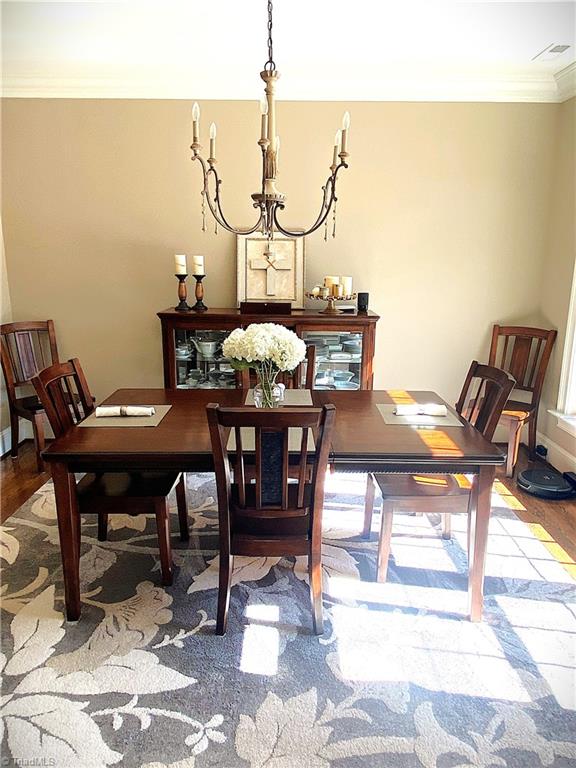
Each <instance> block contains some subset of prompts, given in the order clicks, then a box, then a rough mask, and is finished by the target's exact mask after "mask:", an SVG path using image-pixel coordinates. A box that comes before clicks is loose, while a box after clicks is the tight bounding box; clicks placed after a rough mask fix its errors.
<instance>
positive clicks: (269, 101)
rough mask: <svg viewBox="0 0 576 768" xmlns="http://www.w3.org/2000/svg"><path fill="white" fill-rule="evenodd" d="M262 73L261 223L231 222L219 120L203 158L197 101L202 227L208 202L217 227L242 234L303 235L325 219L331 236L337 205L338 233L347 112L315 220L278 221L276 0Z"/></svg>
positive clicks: (195, 150)
mask: <svg viewBox="0 0 576 768" xmlns="http://www.w3.org/2000/svg"><path fill="white" fill-rule="evenodd" d="M260 77H261V78H262V80H264V82H265V83H266V88H265V91H264V92H265V95H266V98H265V99H263V100H262V102H261V107H260V109H261V113H262V115H261V132H260V139H259V141H258V144H259V146H260V148H261V151H262V186H261V188H260V189H259V190H258V192H255V193H254V194H253V195H252V200H253V201H254V202H253V206H254V208H256V210H257V211H258V212H259V214H258V219H257V221H256V223H255V224H254V225H253V226H251V227H249V228H247V229H239V228H236V227H233V226H232V225H231V224H229V222H228V220H227V219H226V217H225V216H224V213H223V211H222V200H221V197H220V185H221V183H222V182H221V180H220V177H219V176H218V172H217V170H216V125H215V124H214V123H212V124H211V126H210V156H209V157H208V160H207V161H206V160H204V158H203V157H202V155H201V154H200V153H201V150H202V146H201V144H200V142H199V137H200V108H199V106H198V104H194V107H193V109H192V146H191V147H190V149H191V150H192V160H198V162H199V163H200V165H201V167H202V174H203V187H202V191H201V195H202V231H204V232H205V231H206V205H207V206H208V208H209V210H210V213H211V214H212V216H213V217H214V220H215V225H214V226H215V232H216V233H217V232H218V225H220V226H221V227H223V228H224V229H226V230H228V232H233V233H234V234H237V235H250V234H251V233H252V232H256V231H257V230H260V231H261V232H262V234H263V235H265V236H267V238H268V239H269V240H272V239H273V237H274V233H275V232H280V233H281V234H283V235H286V236H288V237H304V236H306V235H309V234H311V233H312V232H314V231H315V230H317V229H318V227H321V226H322V224H324V225H325V230H324V239H325V240H327V238H328V217H329V215H330V212H331V211H332V237H335V236H336V201H337V197H336V180H337V177H338V171H339V170H340V169H341V168H348V165H347V163H346V158H347V157H348V152H347V151H346V147H347V140H348V130H349V127H350V115H349V113H348V112H346V113H345V114H344V118H343V120H342V129H341V130H339V131H337V133H336V137H335V139H334V153H333V156H332V165H331V166H330V175H329V176H328V179H327V181H326V183H325V184H324V186H323V187H322V203H321V206H320V212H319V214H318V217H317V218H316V220H315V221H314V223H313V224H312V225H311V226H310V227H309V228H308V229H306V230H302V229H299V230H296V231H290V230H289V229H286V228H285V227H283V226H282V224H281V223H280V222H279V221H278V212H279V211H282V210H283V209H284V207H285V201H286V196H285V195H283V194H282V192H280V191H279V190H278V188H277V187H276V177H277V175H278V156H279V149H280V137H279V136H278V135H277V134H276V103H275V89H276V82H277V80H278V78H279V77H280V73H279V72H278V70H277V69H276V64H275V63H274V58H273V51H272V0H268V61H267V62H266V63H265V64H264V69H263V70H262V72H260Z"/></svg>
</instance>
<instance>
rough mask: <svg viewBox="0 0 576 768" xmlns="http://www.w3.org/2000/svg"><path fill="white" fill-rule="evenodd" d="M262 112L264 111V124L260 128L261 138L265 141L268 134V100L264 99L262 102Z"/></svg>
mask: <svg viewBox="0 0 576 768" xmlns="http://www.w3.org/2000/svg"><path fill="white" fill-rule="evenodd" d="M260 112H261V113H262V125H261V128H260V140H261V141H265V140H266V138H267V135H268V102H267V101H265V100H264V99H262V101H261V102H260Z"/></svg>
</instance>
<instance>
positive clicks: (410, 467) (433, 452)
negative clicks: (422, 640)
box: [43, 389, 505, 621]
mask: <svg viewBox="0 0 576 768" xmlns="http://www.w3.org/2000/svg"><path fill="white" fill-rule="evenodd" d="M311 396H312V401H313V403H314V405H315V406H321V405H324V404H325V403H333V404H334V405H335V406H336V425H335V429H334V433H333V438H332V445H331V456H330V460H331V464H332V466H333V467H334V469H335V470H336V471H344V472H395V473H418V474H426V473H430V474H438V473H454V474H458V473H466V474H472V475H473V476H474V480H473V483H472V501H473V503H472V504H471V505H470V522H469V525H470V564H469V576H468V598H469V615H470V618H471V620H472V621H480V620H481V618H482V605H483V586H484V563H485V559H486V548H487V540H488V522H489V519H490V499H491V491H492V483H493V480H494V473H495V469H496V467H497V466H500V465H502V464H504V463H505V456H504V455H503V454H502V452H501V451H500V450H499V449H498V448H497V447H496V446H495V445H494V444H492V443H490V442H488V441H487V440H486V439H485V438H484V437H482V435H481V434H480V433H479V432H478V431H477V430H476V429H474V428H473V427H472V426H470V425H469V424H468V423H467V422H466V421H464V420H461V421H462V423H463V426H462V427H448V426H433V427H422V428H421V427H413V426H406V425H400V424H398V425H396V424H394V425H390V424H386V423H385V422H384V420H383V418H382V415H381V412H380V411H379V410H378V407H377V406H378V405H379V404H393V403H404V402H436V403H444V401H443V400H442V398H440V397H439V396H438V395H437V394H435V393H434V392H424V391H411V392H405V391H403V390H382V391H378V390H363V391H353V392H350V391H327V390H311ZM245 397H246V390H241V389H210V390H207V389H196V390H181V389H176V390H174V389H119V390H117V391H116V392H114V393H113V394H112V395H111V396H110V397H108V398H107V399H106V400H105V401H104V403H103V404H105V405H136V404H138V405H170V406H171V408H170V410H169V411H168V413H167V414H166V416H165V417H164V418H163V419H162V421H161V422H160V424H159V425H158V426H156V427H122V426H120V427H82V426H75V427H73V428H72V429H71V430H69V432H67V433H66V434H65V435H64V436H62V437H60V438H58V439H57V440H54V441H53V442H52V443H51V444H50V446H49V447H48V448H47V450H46V451H44V453H43V457H44V459H45V461H47V462H48V463H49V465H50V467H51V469H52V478H53V481H54V492H55V498H56V509H57V516H58V530H59V535H60V546H61V552H62V564H63V577H64V591H65V600H66V615H67V617H68V619H69V620H76V619H78V618H79V616H80V605H81V595H80V573H79V560H80V533H79V530H80V529H79V526H78V524H77V520H78V502H77V495H76V479H75V473H82V472H106V471H107V472H113V471H127V470H151V469H165V470H177V471H182V472H209V471H212V470H213V461H212V448H211V444H210V435H209V432H208V423H207V419H206V405H207V404H208V403H211V402H215V403H219V404H220V405H222V406H239V405H243V403H244V400H245ZM447 405H448V404H447ZM448 408H449V409H450V411H451V412H452V413H453V414H455V411H454V410H453V409H452V408H451V406H448ZM458 418H460V417H458Z"/></svg>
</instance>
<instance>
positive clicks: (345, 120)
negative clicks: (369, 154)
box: [340, 112, 350, 152]
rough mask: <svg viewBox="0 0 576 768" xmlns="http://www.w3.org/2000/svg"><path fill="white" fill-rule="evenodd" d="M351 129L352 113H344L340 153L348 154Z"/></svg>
mask: <svg viewBox="0 0 576 768" xmlns="http://www.w3.org/2000/svg"><path fill="white" fill-rule="evenodd" d="M349 128H350V112H344V117H343V118H342V149H341V150H340V152H346V149H347V144H348V129H349Z"/></svg>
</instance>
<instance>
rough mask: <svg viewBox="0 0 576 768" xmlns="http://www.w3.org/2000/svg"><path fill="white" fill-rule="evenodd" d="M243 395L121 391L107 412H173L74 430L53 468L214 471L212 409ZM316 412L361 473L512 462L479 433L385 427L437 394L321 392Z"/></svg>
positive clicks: (56, 449)
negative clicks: (330, 409) (404, 409)
mask: <svg viewBox="0 0 576 768" xmlns="http://www.w3.org/2000/svg"><path fill="white" fill-rule="evenodd" d="M244 397H245V391H243V390H238V389H229V390H226V389H196V390H169V389H119V390H117V391H116V392H114V394H112V395H111V396H110V397H108V398H107V399H106V400H105V401H104V403H105V404H107V405H112V404H117V405H120V404H121V405H130V404H134V405H135V404H138V405H164V404H169V405H171V406H172V408H171V409H170V411H169V412H168V414H167V415H166V416H165V417H164V419H163V420H162V422H161V423H160V425H159V426H157V427H74V428H73V429H71V430H70V432H68V433H67V434H66V435H65V436H64V437H61V438H59V439H58V440H55V441H54V442H53V443H52V444H51V445H50V446H49V448H48V449H47V450H46V452H45V453H44V458H45V459H46V460H47V461H50V462H53V461H64V462H66V463H68V464H70V465H74V466H75V467H77V468H78V469H82V467H83V466H84V467H88V466H90V467H91V468H92V467H93V466H96V465H98V466H101V467H102V468H109V467H111V466H114V465H115V464H118V466H120V465H122V464H124V465H126V464H127V463H131V464H132V465H133V466H135V467H136V466H138V465H139V464H141V465H142V467H145V466H146V465H147V462H150V460H151V459H152V458H154V461H155V464H156V465H157V466H159V467H164V468H168V467H171V468H177V469H182V470H186V469H187V470H189V471H192V470H194V469H198V470H200V469H206V470H209V469H210V468H211V457H212V450H211V445H210V436H209V433H208V425H207V420H206V405H207V404H208V403H211V402H217V403H219V404H220V405H228V406H238V405H242V403H243V400H244ZM312 397H313V401H314V404H315V405H318V406H319V405H323V404H324V403H333V404H334V405H335V406H336V409H337V411H336V426H335V430H334V436H333V440H332V456H331V459H332V460H333V461H334V464H335V466H336V468H341V469H349V470H352V469H354V468H357V470H358V471H367V470H369V469H374V470H375V471H376V470H381V469H382V468H383V469H388V470H390V471H411V470H412V471H422V472H424V471H427V470H428V471H434V470H436V471H454V472H459V471H460V472H461V471H464V470H469V471H474V470H475V469H477V468H478V467H479V466H480V465H482V464H492V465H499V464H502V463H504V461H505V457H504V456H503V454H502V453H501V451H500V450H499V449H498V448H497V447H496V446H495V445H493V444H492V443H489V442H488V441H487V440H485V439H484V438H483V437H482V436H481V435H480V433H479V432H477V431H476V430H475V429H474V428H472V427H471V426H469V425H468V424H465V426H464V427H462V428H459V427H451V428H450V427H447V428H442V427H432V428H414V427H410V426H400V425H399V426H394V425H388V424H385V423H384V421H383V419H382V417H381V415H380V412H379V411H378V409H377V404H378V403H393V402H408V401H409V399H410V397H413V399H414V400H415V401H417V402H438V403H442V402H444V401H443V400H442V398H440V397H438V395H436V394H435V393H433V392H421V391H419V392H410V393H405V392H399V391H391V390H389V391H378V390H373V391H356V392H344V391H341V392H338V391H320V390H313V391H312Z"/></svg>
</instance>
